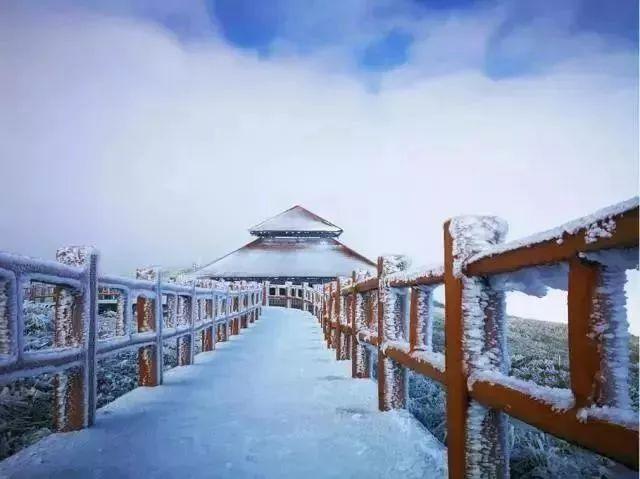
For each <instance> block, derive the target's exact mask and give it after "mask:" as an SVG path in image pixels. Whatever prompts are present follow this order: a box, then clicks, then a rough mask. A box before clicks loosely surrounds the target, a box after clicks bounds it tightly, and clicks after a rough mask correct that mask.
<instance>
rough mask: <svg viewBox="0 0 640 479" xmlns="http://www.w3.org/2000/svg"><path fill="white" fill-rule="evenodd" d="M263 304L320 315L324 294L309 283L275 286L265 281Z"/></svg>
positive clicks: (286, 283) (287, 283)
mask: <svg viewBox="0 0 640 479" xmlns="http://www.w3.org/2000/svg"><path fill="white" fill-rule="evenodd" d="M262 297H263V304H264V305H265V306H282V307H285V308H295V309H301V310H303V311H309V312H310V313H312V314H314V315H318V314H319V312H320V311H321V308H322V293H321V291H320V290H319V289H317V288H315V287H313V286H309V284H308V283H302V284H293V283H292V282H285V283H284V284H274V283H271V282H269V281H265V282H264V284H263V296H262Z"/></svg>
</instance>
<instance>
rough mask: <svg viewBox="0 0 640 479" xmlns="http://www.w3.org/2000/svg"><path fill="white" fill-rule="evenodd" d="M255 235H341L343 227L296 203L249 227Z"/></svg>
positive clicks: (250, 231)
mask: <svg viewBox="0 0 640 479" xmlns="http://www.w3.org/2000/svg"><path fill="white" fill-rule="evenodd" d="M249 233H251V234H252V235H254V236H298V237H301V236H316V237H317V236H335V237H337V236H340V235H341V234H342V229H341V228H339V227H337V226H336V225H334V224H333V223H330V222H329V221H327V220H325V219H324V218H321V217H320V216H318V215H316V214H314V213H312V212H311V211H309V210H307V209H305V208H303V207H302V206H299V205H296V206H294V207H292V208H289V209H288V210H286V211H283V212H282V213H280V214H278V215H276V216H274V217H272V218H269V219H268V220H265V221H263V222H262V223H258V224H257V225H255V226H254V227H252V228H250V229H249Z"/></svg>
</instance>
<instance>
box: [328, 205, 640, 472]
mask: <svg viewBox="0 0 640 479" xmlns="http://www.w3.org/2000/svg"><path fill="white" fill-rule="evenodd" d="M506 231H507V227H506V223H504V222H503V221H502V220H500V219H498V218H496V217H477V216H476V217H460V218H454V219H453V220H451V221H449V222H447V223H445V228H444V233H445V235H444V239H445V248H444V255H443V256H444V262H443V267H442V266H439V265H436V266H433V267H424V268H416V269H411V270H410V269H406V266H407V265H408V262H407V261H405V260H403V259H400V258H385V257H380V258H379V262H380V263H379V272H378V278H373V279H366V278H361V277H359V276H358V274H354V277H353V279H352V281H349V282H341V281H339V280H338V281H336V282H332V283H331V284H329V285H327V286H326V287H325V288H324V292H323V293H324V306H323V312H322V315H321V318H320V320H321V323H322V325H323V330H324V333H325V338H326V339H327V344H328V346H329V347H332V348H336V349H338V348H340V347H341V343H340V342H338V343H337V342H336V341H335V339H334V338H335V335H336V334H342V333H338V331H339V330H343V329H344V328H343V325H342V324H341V323H342V321H337V318H339V317H340V305H341V304H342V302H343V299H342V298H344V302H345V303H346V304H352V305H354V306H353V308H354V313H353V315H354V316H353V328H352V330H351V331H350V334H351V335H352V336H353V337H352V341H356V340H357V341H358V343H357V345H356V348H355V349H354V350H353V351H354V352H355V353H354V354H353V357H352V371H353V377H366V376H361V375H360V374H361V371H362V367H363V363H362V362H363V358H364V356H361V355H360V354H359V352H360V351H368V350H371V349H372V348H373V347H376V346H377V348H378V360H379V362H378V397H379V404H380V409H383V410H385V409H389V408H392V407H402V406H403V405H404V404H403V401H402V392H403V390H404V388H403V374H404V370H405V369H411V370H413V371H414V372H417V373H419V374H422V375H424V376H426V377H428V378H430V379H432V380H436V381H438V382H440V383H441V384H442V385H443V386H446V388H447V445H448V458H449V475H450V477H453V478H462V477H487V478H489V477H491V478H493V477H502V478H506V477H508V476H509V469H508V463H509V447H508V441H507V434H506V432H507V428H506V420H507V417H506V415H505V413H508V414H509V415H511V416H513V417H515V418H517V419H520V420H522V421H524V422H526V423H529V424H532V425H533V426H535V427H538V428H540V429H542V430H543V431H545V432H548V433H551V434H554V435H556V436H558V437H560V438H562V439H566V440H568V441H570V442H574V443H576V444H578V445H581V446H583V447H586V448H588V449H592V450H594V451H596V452H598V453H600V454H603V455H605V456H608V457H610V458H612V459H615V460H617V461H620V462H622V463H624V464H626V465H628V466H630V467H633V468H636V469H637V467H638V450H637V443H638V418H637V414H635V413H633V411H630V410H629V392H628V387H627V382H628V367H629V364H628V362H629V334H628V331H627V327H628V324H627V320H626V309H625V303H626V298H625V293H624V285H625V282H626V275H625V272H626V270H628V269H631V268H636V269H637V267H638V231H639V227H638V199H637V198H634V199H632V200H629V201H626V202H623V203H620V204H618V205H613V206H611V207H608V208H605V209H603V210H600V211H598V212H596V213H594V214H593V215H589V216H586V217H584V218H581V219H579V220H575V221H572V222H569V223H566V224H565V225H562V226H560V227H559V228H555V229H553V230H549V231H546V232H543V233H539V234H535V235H532V236H530V237H528V238H525V239H523V240H518V241H513V242H510V243H502V242H503V240H504V236H505V233H506ZM398 265H403V267H404V268H405V269H404V270H402V271H395V270H396V269H398ZM443 283H444V286H445V298H446V299H445V335H446V343H445V344H446V357H445V355H442V354H438V353H434V352H433V350H432V344H431V337H432V323H431V320H432V318H431V314H432V306H431V301H432V293H433V288H435V287H436V286H437V285H439V284H443ZM549 288H556V289H561V290H565V291H567V298H568V332H569V335H568V337H569V341H568V350H569V369H570V371H569V372H570V386H571V388H570V389H560V388H550V387H545V386H542V385H538V384H536V383H535V382H533V381H529V380H523V379H519V378H516V377H511V376H508V373H509V369H510V367H509V366H510V364H509V354H508V348H507V344H506V318H505V293H506V292H507V291H520V292H523V293H525V294H530V295H534V296H538V297H542V296H544V295H545V294H546V293H547V290H548V289H549ZM407 289H410V292H408V291H407ZM407 297H410V298H411V302H410V306H409V315H408V316H409V330H408V332H409V341H408V342H407V321H406V318H407V314H406V309H407V302H406V299H407ZM376 308H378V310H379V313H380V314H379V315H378V313H377V312H374V311H375V309H376ZM362 309H364V310H365V312H364V316H366V317H367V318H370V317H371V312H373V314H374V316H375V317H376V318H377V320H375V321H371V320H369V319H368V320H366V321H363V319H362V317H363V312H362ZM363 323H367V325H366V326H365V325H364V324H363ZM375 327H377V328H378V329H377V331H375ZM347 331H348V329H347ZM361 346H364V347H361ZM339 359H340V358H339ZM445 359H446V361H445ZM445 362H446V364H445Z"/></svg>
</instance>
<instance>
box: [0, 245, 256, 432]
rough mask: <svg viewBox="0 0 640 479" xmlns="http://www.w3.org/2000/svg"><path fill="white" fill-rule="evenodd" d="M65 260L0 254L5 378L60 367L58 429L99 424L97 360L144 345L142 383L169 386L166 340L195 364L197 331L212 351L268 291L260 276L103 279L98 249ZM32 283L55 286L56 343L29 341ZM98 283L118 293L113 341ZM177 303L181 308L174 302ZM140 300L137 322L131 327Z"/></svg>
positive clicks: (0, 364) (73, 252)
mask: <svg viewBox="0 0 640 479" xmlns="http://www.w3.org/2000/svg"><path fill="white" fill-rule="evenodd" d="M58 260H59V261H49V260H42V259H35V258H29V257H25V256H21V255H15V254H10V253H3V252H0V383H1V382H8V381H12V380H15V379H17V378H21V377H30V376H36V375H39V374H42V373H52V374H56V384H57V386H56V388H54V389H55V394H54V402H55V407H54V421H55V423H56V426H57V429H58V430H62V431H66V430H73V429H79V428H82V427H86V426H90V425H91V424H92V423H93V420H94V417H95V404H96V398H95V394H96V377H97V375H96V368H97V360H98V359H103V358H105V357H107V356H110V355H114V354H118V353H120V352H123V351H127V350H131V349H134V348H137V349H138V363H139V383H140V385H144V386H156V385H159V384H162V379H163V378H162V376H163V367H162V360H163V359H162V356H163V347H164V346H163V342H164V341H165V340H166V339H170V338H176V340H177V341H178V344H179V349H180V344H181V343H183V347H182V355H180V356H179V365H182V364H190V363H191V362H192V361H193V356H194V341H195V335H196V334H201V335H202V342H203V350H204V351H207V350H211V349H213V348H214V346H215V342H216V339H219V340H221V341H225V340H227V338H228V336H230V335H233V334H238V333H239V330H240V329H241V328H244V327H247V325H248V323H250V322H254V321H255V320H257V319H258V318H259V315H260V311H261V307H262V294H263V291H262V287H261V285H260V284H258V283H246V282H236V283H225V282H218V281H215V282H211V281H207V280H194V281H192V282H190V283H188V284H179V283H173V282H161V281H160V278H159V272H158V270H152V271H149V270H144V272H142V270H140V271H138V273H137V274H138V275H139V276H141V277H138V278H129V277H124V276H115V275H100V276H98V275H97V267H98V254H97V252H95V251H94V250H93V249H91V248H78V247H71V248H64V249H61V250H59V252H58ZM60 261H64V263H63V262H60ZM69 263H70V264H69ZM31 282H38V283H46V284H48V285H51V286H52V287H54V288H55V289H54V291H55V292H54V299H55V305H54V319H53V321H54V329H55V332H54V340H53V346H51V347H50V348H47V349H44V350H26V349H25V346H24V340H25V317H24V310H23V307H24V291H25V288H27V287H28V286H29V285H30V284H31ZM101 289H107V290H108V291H109V293H110V294H117V296H118V297H117V298H116V302H115V304H116V305H118V308H120V311H119V313H117V314H118V321H120V322H121V323H122V324H121V325H120V331H115V334H114V335H113V336H110V337H107V338H98V337H97V330H98V311H97V309H98V302H99V299H98V296H99V294H98V292H99V291H100V290H101ZM165 298H166V301H167V311H166V313H167V321H168V322H169V323H170V324H171V325H172V327H166V328H165V327H163V326H164V322H165V317H164V316H165V311H164V308H163V304H162V301H163V299H165ZM170 298H174V300H170ZM170 302H172V304H174V306H175V307H173V306H172V307H171V308H170V307H169V303H170ZM180 306H181V308H182V309H181V312H179V311H178V308H179V307H180ZM134 307H135V308H136V313H135V315H136V318H137V324H133V315H134V313H133V311H132V308H134ZM185 314H187V316H184V315H185ZM181 315H182V316H181ZM179 318H182V321H183V323H182V324H178V320H179ZM63 376H64V379H62V377H63ZM59 377H60V378H61V379H58V378H59Z"/></svg>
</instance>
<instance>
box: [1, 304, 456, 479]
mask: <svg viewBox="0 0 640 479" xmlns="http://www.w3.org/2000/svg"><path fill="white" fill-rule="evenodd" d="M376 398H377V396H376V384H375V383H374V382H373V381H370V380H354V379H351V366H350V362H349V361H341V362H337V361H335V352H334V351H329V350H327V348H326V347H325V345H324V343H323V341H322V331H321V330H320V327H319V325H318V323H317V322H316V320H315V318H313V317H312V316H311V315H309V314H308V313H302V312H300V311H296V310H286V309H281V308H266V309H265V310H264V314H263V317H262V319H260V321H258V322H257V323H256V324H255V325H254V326H253V327H251V328H250V329H248V330H244V331H243V333H242V334H241V335H240V336H234V337H233V338H232V340H231V341H230V342H227V343H222V344H218V345H217V350H216V351H213V352H210V353H204V354H200V355H198V356H197V357H196V364H195V365H193V366H188V367H182V368H175V369H173V370H171V371H170V372H168V373H167V374H166V375H165V384H164V385H163V386H161V387H157V388H138V389H136V390H134V391H132V392H130V393H128V394H126V395H125V396H123V397H121V398H120V399H118V400H116V401H114V402H113V403H111V404H109V405H108V406H106V407H104V408H102V409H101V410H99V411H98V415H97V421H96V425H95V426H94V427H93V428H91V429H85V430H83V431H78V432H73V433H67V434H55V435H52V436H49V437H47V438H45V439H44V440H42V441H40V442H39V443H37V444H35V445H34V446H32V447H30V448H27V449H25V450H23V451H21V452H20V453H18V454H17V455H15V456H13V457H11V458H9V459H7V460H6V461H4V462H2V463H0V477H2V478H5V477H8V478H31V479H34V478H45V477H46V478H50V477H56V478H65V479H69V478H88V477H98V478H105V479H106V478H126V477H135V478H142V479H147V478H151V477H162V478H171V477H178V478H200V477H201V478H212V477H215V478H222V477H225V478H245V477H247V478H283V477H291V478H308V479H311V478H324V477H332V478H338V477H340V478H360V477H366V478H378V477H380V478H382V477H384V478H412V477H429V478H437V477H444V475H445V474H444V472H445V470H444V468H445V467H446V466H445V465H444V464H445V463H446V456H445V455H446V452H445V451H444V449H443V447H442V446H440V444H439V443H438V442H437V441H436V440H435V439H434V438H433V437H432V436H431V435H430V434H429V433H428V432H427V431H426V430H425V429H423V428H422V427H421V426H420V425H419V423H418V422H417V421H416V420H414V419H413V417H412V416H410V415H408V414H407V413H404V412H390V413H380V412H378V410H377V399H376Z"/></svg>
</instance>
